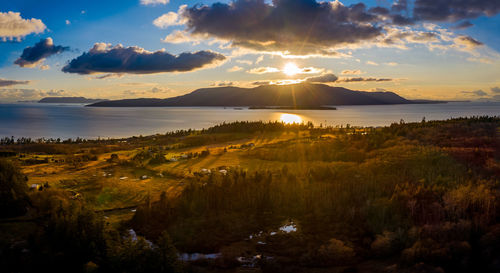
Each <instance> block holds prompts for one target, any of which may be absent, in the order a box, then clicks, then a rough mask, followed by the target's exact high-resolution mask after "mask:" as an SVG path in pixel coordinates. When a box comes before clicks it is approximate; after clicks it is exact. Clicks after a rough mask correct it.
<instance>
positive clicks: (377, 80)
mask: <svg viewBox="0 0 500 273" xmlns="http://www.w3.org/2000/svg"><path fill="white" fill-rule="evenodd" d="M392 81H394V79H384V78H382V79H378V78H363V77H357V78H341V79H339V80H338V82H392Z"/></svg>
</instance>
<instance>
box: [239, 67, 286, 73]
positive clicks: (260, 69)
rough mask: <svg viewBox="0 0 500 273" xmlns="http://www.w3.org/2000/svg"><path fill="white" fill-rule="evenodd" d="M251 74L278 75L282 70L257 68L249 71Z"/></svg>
mask: <svg viewBox="0 0 500 273" xmlns="http://www.w3.org/2000/svg"><path fill="white" fill-rule="evenodd" d="M247 72H248V73H250V74H266V73H277V72H280V70H279V69H278V68H276V67H268V66H267V67H257V68H252V69H250V70H248V71H247Z"/></svg>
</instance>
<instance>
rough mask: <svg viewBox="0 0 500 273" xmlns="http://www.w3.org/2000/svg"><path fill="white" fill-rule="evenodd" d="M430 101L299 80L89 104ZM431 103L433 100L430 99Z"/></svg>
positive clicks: (316, 104)
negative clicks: (281, 83)
mask: <svg viewBox="0 0 500 273" xmlns="http://www.w3.org/2000/svg"><path fill="white" fill-rule="evenodd" d="M417 103H433V102H432V101H425V102H423V101H412V100H407V99H405V98H403V97H401V96H399V95H397V94H396V93H394V92H366V91H354V90H349V89H346V88H343V87H332V86H329V85H325V84H311V83H299V84H291V85H262V86H258V87H255V88H241V87H233V86H229V87H215V88H202V89H198V90H195V91H193V92H191V93H189V94H186V95H183V96H178V97H173V98H168V99H153V98H149V99H147V98H143V99H125V100H112V101H102V102H97V103H94V104H91V105H88V106H91V107H168V106H186V107H187V106H222V107H242V106H253V105H259V106H261V107H264V106H265V107H271V106H274V107H280V106H281V107H289V106H290V105H294V107H321V106H324V105H385V104H417ZM434 103H435V102H434Z"/></svg>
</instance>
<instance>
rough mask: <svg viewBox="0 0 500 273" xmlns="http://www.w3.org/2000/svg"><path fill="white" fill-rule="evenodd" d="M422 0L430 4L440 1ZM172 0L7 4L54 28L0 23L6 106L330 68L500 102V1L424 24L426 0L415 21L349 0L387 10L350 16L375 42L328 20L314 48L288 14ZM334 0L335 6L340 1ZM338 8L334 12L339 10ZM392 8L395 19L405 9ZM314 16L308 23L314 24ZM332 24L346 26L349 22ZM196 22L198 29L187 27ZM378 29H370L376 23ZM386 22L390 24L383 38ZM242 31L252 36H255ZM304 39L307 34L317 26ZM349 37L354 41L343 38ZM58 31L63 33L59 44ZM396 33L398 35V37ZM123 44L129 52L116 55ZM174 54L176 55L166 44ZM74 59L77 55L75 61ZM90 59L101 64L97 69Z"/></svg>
mask: <svg viewBox="0 0 500 273" xmlns="http://www.w3.org/2000/svg"><path fill="white" fill-rule="evenodd" d="M247 1H248V2H249V3H250V4H248V5H247V6H248V8H247V6H244V5H242V7H239V8H235V9H236V10H237V11H241V12H242V14H250V16H249V17H252V16H253V15H252V13H251V11H252V10H253V9H254V10H255V9H256V8H255V7H254V6H252V5H254V4H255V3H257V2H259V1H257V0H255V1H253V0H247ZM281 1H282V3H281V4H279V5H281V7H282V8H283V10H286V12H289V13H286V14H287V15H288V16H290V18H294V17H295V16H298V17H300V14H296V13H297V12H300V9H295V10H294V9H293V8H290V9H288V8H287V5H293V2H290V1H289V0H281ZM287 1H288V2H287ZM311 1H313V0H300V1H298V2H303V3H304V5H305V6H304V7H306V9H307V8H309V6H311V7H313V6H314V7H315V8H314V9H312V12H316V10H320V6H316V5H315V4H312V2H311ZM417 1H420V2H419V3H424V4H425V1H429V0H417ZM440 1H444V2H446V0H440ZM166 2H169V3H166V4H163V3H158V4H150V5H144V4H141V3H140V0H120V1H118V0H116V1H115V0H111V1H107V0H102V1H78V0H74V1H51V0H49V1H34V0H31V1H28V0H16V1H1V2H0V12H1V14H0V16H1V15H5V18H9V20H11V19H12V18H13V17H14V16H13V15H12V13H10V14H9V15H8V16H7V14H8V13H9V12H13V13H19V16H20V18H22V20H30V19H32V18H34V19H38V20H40V21H41V23H42V24H43V25H44V26H45V29H44V30H43V31H32V32H29V31H28V30H27V31H28V33H23V34H22V36H21V37H19V38H14V39H13V40H11V38H9V37H6V36H1V35H5V34H2V33H5V31H7V33H8V31H10V30H1V29H2V26H1V25H0V101H17V100H29V99H38V98H39V97H43V96H47V95H57V96H59V95H61V96H62V95H65V96H73V95H75V96H76V95H78V96H86V97H92V98H96V97H99V98H111V99H119V98H134V97H171V96H176V95H181V94H184V93H186V92H189V91H192V90H194V89H196V88H201V87H209V86H224V85H235V86H242V87H252V86H255V84H258V83H271V84H282V83H288V82H300V81H304V80H306V79H307V78H311V77H319V76H325V75H335V76H336V78H337V80H336V81H332V82H321V83H325V84H330V85H334V86H343V87H346V88H350V89H354V90H368V91H370V90H389V91H394V92H396V93H398V94H400V95H402V96H405V97H408V98H429V99H435V98H440V99H472V100H475V99H483V100H485V99H491V100H496V99H500V92H498V93H497V92H496V90H498V89H496V87H498V86H500V76H499V75H500V55H499V54H498V52H499V51H500V16H499V15H498V9H500V4H498V5H497V6H498V7H497V9H496V10H484V9H482V7H481V6H477V4H474V3H473V2H474V1H470V2H471V7H470V8H469V7H468V6H465V7H456V6H450V7H451V8H450V10H452V11H455V10H457V9H459V8H460V9H465V10H466V11H468V10H469V9H470V10H471V11H474V12H475V13H474V14H473V15H471V16H469V17H467V18H459V19H458V20H457V19H456V18H455V17H453V18H452V19H450V18H451V17H450V18H440V19H439V20H430V19H422V18H424V17H425V16H426V15H425V14H423V15H418V14H416V12H415V11H414V10H413V9H412V8H413V6H414V5H415V4H414V3H413V2H412V1H409V2H410V5H409V6H408V10H407V11H403V12H401V13H400V14H402V15H404V16H406V17H408V18H411V19H413V18H418V19H415V22H414V23H413V24H408V25H395V24H393V23H392V22H391V21H390V20H391V19H390V18H389V17H387V16H388V15H387V16H386V15H384V16H386V17H383V16H382V17H383V18H382V17H380V16H381V15H377V14H375V13H373V12H371V11H369V9H370V8H373V7H376V6H382V7H384V8H387V10H389V11H390V10H391V5H393V4H394V3H393V2H392V1H347V0H346V1H340V2H341V3H342V5H343V6H345V7H346V8H345V11H346V12H348V13H349V14H354V15H356V13H355V12H356V11H355V9H354V8H352V7H353V5H355V4H358V3H363V4H364V5H365V6H366V8H365V13H366V14H368V15H371V16H373V15H374V14H375V15H376V17H377V19H371V20H370V21H356V20H358V19H353V18H354V17H353V18H351V17H349V19H346V20H347V21H346V22H344V23H348V24H349V25H350V26H352V27H353V29H354V30H355V31H357V30H359V31H360V33H363V34H360V35H361V36H362V35H366V37H364V36H363V37H362V38H359V37H361V36H360V35H352V36H349V32H350V31H351V32H352V31H353V30H352V29H345V30H344V29H341V28H340V29H333V27H332V30H329V29H325V28H328V26H329V25H331V22H326V23H325V25H324V26H326V27H324V26H323V27H322V28H323V29H319V28H318V29H315V30H313V31H312V33H309V35H311V37H309V40H308V41H307V42H308V43H307V44H306V43H303V44H301V43H297V41H295V40H294V39H297V37H299V39H300V38H301V37H302V36H301V35H302V33H300V30H297V29H300V27H299V26H294V25H293V24H294V23H293V20H292V21H288V18H286V17H285V18H284V19H277V17H273V18H264V19H259V20H263V21H262V22H257V21H255V20H256V19H255V18H244V19H242V20H239V19H235V18H232V17H231V13H224V11H221V10H218V9H217V8H216V7H218V6H212V4H214V3H221V4H227V3H231V2H232V1H176V0H171V1H166ZM254 2H255V3H254ZM271 2H272V1H265V8H267V9H269V10H274V9H276V10H277V9H278V8H277V5H278V4H276V3H275V4H272V3H271ZM298 2H295V3H298ZM318 2H319V1H318ZM326 2H328V4H329V5H331V6H332V7H335V5H337V4H335V3H334V2H330V1H326ZM451 2H452V1H451V0H450V3H451ZM465 2H467V1H465ZM476 2H477V1H476ZM479 2H481V1H479ZM290 3H292V4H290ZM182 5H187V7H186V9H187V10H189V11H190V12H189V13H183V12H182V11H180V10H179V7H181V6H182ZM255 5H257V4H255ZM450 5H452V4H450ZM474 5H476V6H474ZM203 6H206V9H205V10H203V12H206V14H209V15H210V14H214V16H215V17H213V18H212V19H210V20H209V21H203V20H204V19H203V17H202V15H201V14H202V13H203V12H202V9H203ZM261 6H262V5H261ZM224 7H230V6H224ZM321 7H323V8H324V6H321ZM332 9H333V8H332ZM222 10H224V9H222ZM297 10H299V11H297ZM478 11H479V13H478ZM168 12H172V13H175V14H177V16H178V18H179V20H180V21H178V22H177V23H175V22H167V23H164V25H163V28H161V27H158V26H157V25H158V24H157V25H155V24H154V23H153V22H154V21H155V19H157V18H159V17H161V16H162V15H163V14H167V13H168ZM248 12H250V13H248ZM294 12H295V13H294ZM481 12H483V13H481ZM476 13H478V14H476ZM203 14H205V13H203ZM338 14H340V13H333V12H332V15H331V16H333V17H335V16H338ZM391 14H395V13H394V11H391ZM354 15H352V16H354ZM350 16H351V15H350ZM418 16H420V17H418ZM325 18H326V17H325ZM328 18H329V17H328ZM381 18H382V19H381ZM12 20H14V19H12ZM16 20H20V19H16ZM231 20H232V21H231ZM235 20H236V21H238V22H236V21H235ZM252 20H254V21H252ZM264 20H267V21H264ZM280 20H282V21H283V22H282V21H280ZM304 20H306V21H304V24H306V25H307V23H308V21H307V19H304ZM325 20H334V21H333V22H337V21H336V20H337V18H333V19H331V18H330V19H325ZM338 20H341V19H338ZM359 20H361V19H359ZM0 22H1V21H0ZM23 22H24V21H23ZM232 22H234V26H233V24H232ZM267 22H272V23H267ZM462 22H470V23H471V24H473V26H471V27H468V28H465V29H456V28H455V26H457V25H458V24H460V23H462ZM31 23H33V22H30V23H29V24H31ZM26 24H27V25H26V26H28V23H26ZM187 24H188V25H190V26H191V28H189V29H187V28H186V25H187ZM238 24H241V26H240V25H238ZM249 24H250V25H249ZM266 24H268V25H266ZM287 24H289V27H287V26H286V25H287ZM280 25H281V26H280ZM283 25H285V28H284V29H283V28H282V27H283ZM344 25H345V24H344ZM263 26H265V27H263ZM366 26H369V27H370V28H368V29H366V28H365V27H366ZM246 27H248V28H246ZM280 27H281V28H280ZM252 28H253V29H252ZM377 29H379V30H380V29H382V31H381V33H378V32H377ZM260 30H262V31H260ZM2 31H3V32H2ZM12 31H18V30H12ZM176 31H180V32H179V33H184V35H187V36H189V37H190V38H189V40H186V41H184V42H181V43H179V41H177V42H176V43H173V42H171V41H172V40H169V41H170V42H164V41H162V40H163V39H164V38H165V37H166V36H167V35H169V34H175V32H176ZM369 31H374V34H373V35H371V34H366V33H367V32H369ZM242 32H247V34H248V35H247V36H248V39H247V36H245V34H244V33H242ZM260 32H262V33H260ZM375 32H376V33H375ZM279 33H282V34H279ZM426 33H427V34H426ZM403 34H404V36H403ZM303 35H304V36H303V37H307V33H303ZM315 35H317V37H319V38H321V37H325V40H324V41H323V40H321V39H319V40H316V41H313V40H314V38H316V37H315ZM344 35H345V36H346V37H345V39H343V40H339V39H337V37H340V38H343V36H344ZM370 35H371V36H370ZM426 35H427V36H426ZM13 36H15V35H13ZM269 37H271V38H269ZM395 37H398V38H395ZM401 37H405V38H403V39H401ZM1 38H4V41H2V39H1ZM48 38H51V40H50V42H48V41H49V40H47V39H48ZM389 38H391V39H389ZM266 39H267V40H266ZM269 39H270V40H272V43H269V41H268V40H269ZM273 39H274V40H273ZM278 39H283V40H280V41H278ZM353 39H354V40H355V41H353ZM41 40H43V41H45V47H44V48H45V49H44V50H49V51H46V52H45V55H43V56H42V55H37V54H36V52H39V51H36V50H35V49H37V50H38V47H35V45H36V44H37V43H39V42H40V41H41ZM167 40H168V39H167ZM388 40H391V41H393V40H398V41H397V42H396V43H390V44H389V43H387V42H386V41H388ZM298 42H300V40H298ZM96 43H105V44H110V45H108V47H107V48H106V49H102V48H101V49H99V50H100V51H99V50H98V51H99V54H98V56H94V57H95V58H97V57H99V58H101V57H102V59H100V61H99V64H102V63H103V62H108V63H106V65H104V66H101V67H97V66H99V65H98V64H96V63H95V58H93V57H92V58H90V57H88V58H87V57H85V56H84V55H85V54H87V53H89V51H91V49H92V48H93V47H94V45H95V44H96ZM42 44H43V43H41V44H39V46H41V45H42ZM118 44H121V45H122V47H121V48H115V49H114V50H112V49H113V47H114V46H116V45H118ZM298 45H301V47H300V48H298V47H297V46H298ZM57 46H60V47H61V48H60V50H55V48H58V47H57ZM28 47H32V49H33V50H32V52H35V53H33V54H35V55H32V57H33V56H34V57H33V58H32V59H26V58H25V57H22V56H28V55H27V54H28V52H27V53H26V54H23V50H25V49H26V48H28ZM66 47H69V49H66ZM131 47H134V48H131ZM63 48H64V49H63ZM142 49H144V50H146V51H147V52H156V54H157V55H158V56H159V57H151V56H150V57H148V56H149V55H147V54H149V53H147V54H146V55H147V56H146V55H145V54H144V53H141V50H142ZM162 49H164V51H160V50H162ZM40 50H42V49H41V48H40ZM50 50H51V51H50ZM157 51H158V52H157ZM319 51H321V53H318V52H319ZM48 52H50V53H48ZM183 52H187V53H188V55H186V56H185V57H186V58H178V57H179V56H178V54H180V53H183ZM197 52H201V53H199V54H196V53H197ZM324 52H328V54H332V55H328V54H326V53H324ZM286 53H288V55H287V54H286ZM40 54H41V53H40ZM124 54H125V55H126V54H132V55H126V56H128V57H127V58H131V57H130V56H133V57H134V58H135V57H138V58H139V59H140V60H141V61H140V62H141V63H140V68H137V67H138V66H137V65H138V63H132V64H129V65H122V66H119V67H114V68H110V67H109V66H110V64H111V63H112V61H116V58H121V57H120V56H124ZM333 54H336V55H335V57H332V56H333ZM292 55H293V56H292ZM36 56H38V58H37V57H36ZM155 56H156V55H155ZM21 57H22V58H21ZM292 57H293V58H292ZM186 59H187V60H188V61H187V62H188V64H186ZM72 60H75V62H72V63H71V64H70V61H72ZM15 62H17V64H15ZM89 62H94V63H89ZM144 62H151V66H150V67H149V66H146V65H144ZM20 63H22V64H23V65H20ZM166 63H168V64H169V65H166ZM288 63H291V64H293V66H295V67H296V68H297V69H296V73H292V74H290V73H286V71H283V68H284V67H285V66H286V64H288ZM89 65H92V67H93V68H91V69H87V68H88V67H89ZM151 67H154V68H151ZM186 67H188V68H186ZM84 68H85V69H84ZM62 70H65V71H66V73H65V72H62ZM325 78H326V77H325ZM330 78H331V77H330ZM2 81H3V83H4V84H2Z"/></svg>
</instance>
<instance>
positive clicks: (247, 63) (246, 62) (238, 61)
mask: <svg viewBox="0 0 500 273" xmlns="http://www.w3.org/2000/svg"><path fill="white" fill-rule="evenodd" d="M236 62H237V63H240V64H246V65H252V64H253V62H252V61H250V60H236Z"/></svg>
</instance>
